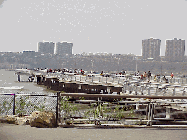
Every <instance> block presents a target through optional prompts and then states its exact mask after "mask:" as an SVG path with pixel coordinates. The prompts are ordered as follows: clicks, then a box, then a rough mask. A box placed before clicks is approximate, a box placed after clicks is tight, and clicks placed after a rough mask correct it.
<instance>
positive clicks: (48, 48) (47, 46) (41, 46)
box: [37, 42, 73, 55]
mask: <svg viewBox="0 0 187 140" xmlns="http://www.w3.org/2000/svg"><path fill="white" fill-rule="evenodd" d="M37 45H38V52H39V53H41V54H59V55H72V47H73V43H71V42H57V43H54V42H38V44H37Z"/></svg>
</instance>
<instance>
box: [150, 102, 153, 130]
mask: <svg viewBox="0 0 187 140" xmlns="http://www.w3.org/2000/svg"><path fill="white" fill-rule="evenodd" d="M150 106H151V112H150V113H151V116H150V126H152V120H153V103H152V104H150Z"/></svg>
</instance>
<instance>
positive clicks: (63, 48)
mask: <svg viewBox="0 0 187 140" xmlns="http://www.w3.org/2000/svg"><path fill="white" fill-rule="evenodd" d="M72 47H73V43H69V42H57V43H56V54H60V55H66V54H68V55H72Z"/></svg>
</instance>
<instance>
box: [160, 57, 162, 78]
mask: <svg viewBox="0 0 187 140" xmlns="http://www.w3.org/2000/svg"><path fill="white" fill-rule="evenodd" d="M160 58H161V73H160V82H162V79H161V76H162V57H160Z"/></svg>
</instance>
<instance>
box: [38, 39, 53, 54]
mask: <svg viewBox="0 0 187 140" xmlns="http://www.w3.org/2000/svg"><path fill="white" fill-rule="evenodd" d="M54 47H55V43H54V42H38V52H40V53H41V54H54Z"/></svg>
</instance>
